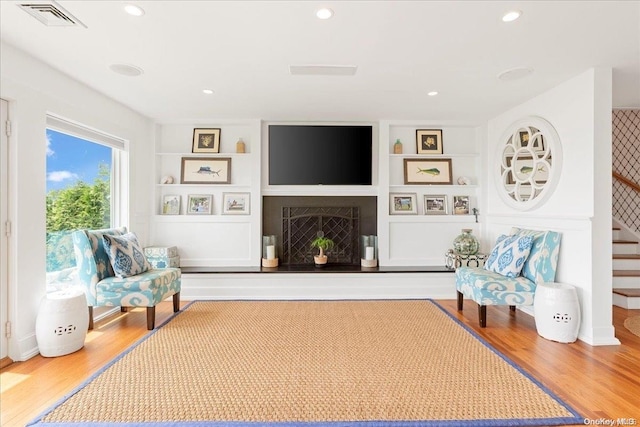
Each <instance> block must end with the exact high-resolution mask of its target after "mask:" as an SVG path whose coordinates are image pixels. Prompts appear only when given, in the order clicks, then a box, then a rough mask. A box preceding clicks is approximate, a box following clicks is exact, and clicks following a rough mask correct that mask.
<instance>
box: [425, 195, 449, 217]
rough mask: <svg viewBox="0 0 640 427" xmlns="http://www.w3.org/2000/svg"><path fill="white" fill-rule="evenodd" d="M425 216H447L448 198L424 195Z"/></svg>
mask: <svg viewBox="0 0 640 427" xmlns="http://www.w3.org/2000/svg"><path fill="white" fill-rule="evenodd" d="M424 214H425V215H447V214H448V209H447V196H445V195H441V196H433V195H430V194H425V195H424Z"/></svg>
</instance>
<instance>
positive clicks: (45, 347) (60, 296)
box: [36, 288, 89, 357]
mask: <svg viewBox="0 0 640 427" xmlns="http://www.w3.org/2000/svg"><path fill="white" fill-rule="evenodd" d="M88 327H89V309H88V307H87V297H86V296H85V294H84V291H83V290H82V289H77V288H71V289H68V290H63V291H56V292H50V293H48V294H47V295H46V296H44V297H43V298H42V301H41V302H40V310H39V311H38V317H37V318H36V339H37V341H38V349H39V350H40V354H41V355H42V356H44V357H55V356H62V355H65V354H69V353H73V352H74V351H78V350H80V349H81V348H82V347H83V346H84V339H85V338H86V336H87V328H88Z"/></svg>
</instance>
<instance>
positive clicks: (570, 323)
mask: <svg viewBox="0 0 640 427" xmlns="http://www.w3.org/2000/svg"><path fill="white" fill-rule="evenodd" d="M533 311H534V313H535V319H536V329H537V331H538V335H540V336H541V337H543V338H546V339H548V340H551V341H558V342H562V343H570V342H574V341H575V340H576V339H577V338H578V331H579V330H580V302H579V301H578V294H577V293H576V288H575V287H574V286H572V285H568V284H566V283H554V282H550V283H541V284H539V285H538V286H537V287H536V293H535V297H534V302H533Z"/></svg>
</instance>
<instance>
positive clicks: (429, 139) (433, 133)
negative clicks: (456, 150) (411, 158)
mask: <svg viewBox="0 0 640 427" xmlns="http://www.w3.org/2000/svg"><path fill="white" fill-rule="evenodd" d="M416 145H417V146H418V149H417V153H418V154H442V129H417V130H416Z"/></svg>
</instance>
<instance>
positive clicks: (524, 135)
mask: <svg viewBox="0 0 640 427" xmlns="http://www.w3.org/2000/svg"><path fill="white" fill-rule="evenodd" d="M518 134H519V135H520V147H527V146H529V139H530V138H531V134H530V133H529V132H528V131H526V130H521V131H519V132H518ZM531 148H533V149H534V150H535V151H544V139H543V138H542V134H541V133H538V134H536V135H535V137H534V139H533V140H532V141H531Z"/></svg>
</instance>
